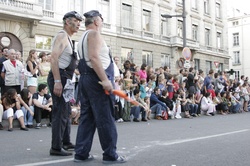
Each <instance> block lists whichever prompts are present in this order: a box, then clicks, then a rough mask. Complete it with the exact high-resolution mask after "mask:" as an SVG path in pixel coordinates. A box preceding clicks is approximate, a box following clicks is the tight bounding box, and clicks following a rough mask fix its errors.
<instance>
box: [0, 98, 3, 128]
mask: <svg viewBox="0 0 250 166" xmlns="http://www.w3.org/2000/svg"><path fill="white" fill-rule="evenodd" d="M2 120H3V105H2V101H1V100H0V130H3V125H2Z"/></svg>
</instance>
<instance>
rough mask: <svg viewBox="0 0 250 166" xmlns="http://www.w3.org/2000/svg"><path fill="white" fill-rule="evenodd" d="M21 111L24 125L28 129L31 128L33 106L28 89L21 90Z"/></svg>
mask: <svg viewBox="0 0 250 166" xmlns="http://www.w3.org/2000/svg"><path fill="white" fill-rule="evenodd" d="M20 95H21V96H20V97H21V98H20V99H22V101H21V109H22V111H23V114H24V124H25V126H26V127H28V128H33V116H34V106H33V102H32V94H31V93H30V92H29V90H28V89H23V90H22V91H21V94H20Z"/></svg>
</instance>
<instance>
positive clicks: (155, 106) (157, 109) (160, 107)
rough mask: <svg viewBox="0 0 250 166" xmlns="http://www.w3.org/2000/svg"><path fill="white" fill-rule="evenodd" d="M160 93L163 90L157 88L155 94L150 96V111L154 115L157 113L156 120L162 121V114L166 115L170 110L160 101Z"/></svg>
mask: <svg viewBox="0 0 250 166" xmlns="http://www.w3.org/2000/svg"><path fill="white" fill-rule="evenodd" d="M160 93H161V90H160V89H159V88H158V87H156V88H155V89H154V93H152V94H151V96H150V109H151V111H152V112H153V113H155V118H156V119H157V120H161V119H162V112H163V111H164V112H165V113H166V111H167V110H168V109H169V108H168V107H167V105H166V104H165V103H163V102H162V101H160V100H159V99H158V98H159V95H160Z"/></svg>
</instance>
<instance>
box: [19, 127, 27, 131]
mask: <svg viewBox="0 0 250 166" xmlns="http://www.w3.org/2000/svg"><path fill="white" fill-rule="evenodd" d="M20 130H23V131H29V129H28V128H26V127H20Z"/></svg>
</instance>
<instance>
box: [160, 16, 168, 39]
mask: <svg viewBox="0 0 250 166" xmlns="http://www.w3.org/2000/svg"><path fill="white" fill-rule="evenodd" d="M167 20H168V19H166V18H162V19H161V34H162V35H164V36H167V34H168V21H167Z"/></svg>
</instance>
